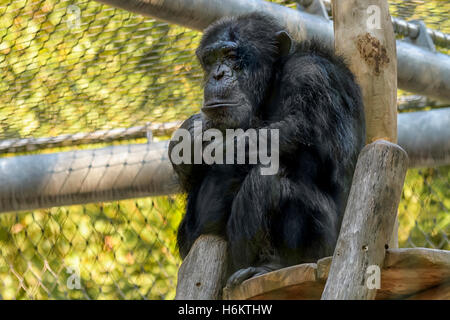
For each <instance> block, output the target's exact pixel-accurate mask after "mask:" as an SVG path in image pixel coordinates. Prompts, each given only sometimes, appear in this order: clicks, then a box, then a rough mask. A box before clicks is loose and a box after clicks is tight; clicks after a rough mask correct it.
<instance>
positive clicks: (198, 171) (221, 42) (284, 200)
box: [169, 13, 365, 286]
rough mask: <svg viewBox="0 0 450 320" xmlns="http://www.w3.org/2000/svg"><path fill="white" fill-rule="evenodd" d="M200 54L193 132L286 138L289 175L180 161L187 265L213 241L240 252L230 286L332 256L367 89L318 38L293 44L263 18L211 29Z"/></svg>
mask: <svg viewBox="0 0 450 320" xmlns="http://www.w3.org/2000/svg"><path fill="white" fill-rule="evenodd" d="M196 53H197V57H198V59H199V61H200V64H201V66H202V68H203V70H204V74H205V78H204V82H205V83H204V104H203V107H202V110H201V111H202V112H201V113H200V114H195V115H193V116H191V117H190V118H189V119H187V120H186V121H185V122H184V123H183V124H182V126H181V127H182V128H184V129H187V130H189V132H190V134H191V135H193V134H194V130H193V127H194V121H199V122H201V124H202V127H203V130H206V129H209V128H216V129H218V130H220V131H221V132H224V131H225V130H226V129H236V128H241V129H244V130H245V129H249V128H255V129H261V128H265V129H278V130H279V131H278V132H279V147H278V148H279V150H278V152H279V153H278V154H279V170H278V172H277V173H276V174H273V175H262V174H261V173H260V170H259V169H260V166H261V165H260V164H217V163H213V164H209V165H207V164H205V163H202V164H189V163H181V164H174V163H173V162H174V161H173V159H172V156H171V152H172V150H173V148H174V146H175V145H176V143H177V142H176V141H175V140H174V139H172V141H171V143H170V145H169V157H170V159H171V161H172V163H173V166H174V169H175V171H176V173H177V175H178V177H179V179H180V183H181V185H182V187H183V188H184V190H185V191H186V192H187V205H186V206H187V209H186V214H185V216H184V218H183V220H182V222H181V224H180V227H179V230H178V247H179V250H180V254H181V256H182V258H184V257H185V256H186V255H187V254H188V252H189V249H190V248H191V246H192V244H193V243H194V241H195V240H196V239H197V238H198V237H199V236H200V235H202V234H216V235H220V236H222V237H224V238H225V239H226V240H227V243H228V246H229V255H230V263H231V272H230V274H231V276H230V278H229V279H228V285H229V286H233V285H236V284H239V283H240V282H242V281H243V280H245V279H248V278H250V277H253V276H256V275H261V274H264V273H266V272H269V271H272V270H276V269H279V268H282V267H286V266H290V265H294V264H299V263H304V262H315V261H317V260H318V259H319V258H322V257H325V256H329V255H332V254H333V250H334V247H335V244H336V240H337V235H338V232H339V228H340V224H341V220H342V216H343V212H344V209H345V205H346V201H347V197H348V194H349V191H350V186H351V181H352V177H353V171H354V167H355V164H356V160H357V156H358V153H359V151H360V150H361V149H362V147H363V145H364V140H365V126H364V111H363V103H362V97H361V92H360V88H359V86H358V85H357V83H356V82H355V79H354V76H353V74H352V73H351V72H350V70H349V69H348V67H347V66H346V64H345V63H344V61H343V59H342V58H340V57H338V56H336V55H335V54H334V53H333V51H332V50H331V49H330V48H327V47H325V46H323V45H322V44H321V43H320V42H319V41H317V40H311V41H305V42H301V43H296V42H294V41H293V40H292V39H291V37H290V35H289V34H288V33H287V32H286V31H285V30H284V29H283V28H282V27H281V26H280V25H279V24H278V23H277V22H276V21H275V19H273V18H272V17H270V16H268V15H265V14H260V13H253V14H248V15H243V16H239V17H231V18H224V19H221V20H219V21H217V22H215V23H213V24H212V25H211V26H209V27H208V28H207V29H206V30H205V32H204V34H203V37H202V39H201V43H200V46H199V48H198V50H197V52H196Z"/></svg>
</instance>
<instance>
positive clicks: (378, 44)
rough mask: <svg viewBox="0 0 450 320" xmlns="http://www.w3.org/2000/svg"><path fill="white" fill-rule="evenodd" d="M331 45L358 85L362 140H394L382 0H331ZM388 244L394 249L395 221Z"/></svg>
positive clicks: (388, 32)
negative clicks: (363, 126)
mask: <svg viewBox="0 0 450 320" xmlns="http://www.w3.org/2000/svg"><path fill="white" fill-rule="evenodd" d="M333 19H334V39H335V41H334V46H335V49H336V52H337V53H338V54H341V55H343V56H344V57H346V59H347V61H348V62H349V64H350V69H351V70H352V72H353V73H354V74H355V76H356V79H357V81H358V83H359V85H360V86H361V88H362V93H363V100H364V107H365V108H364V112H365V118H366V143H372V142H374V141H376V140H378V139H383V140H387V141H390V142H393V143H397V108H396V103H397V52H396V42H395V34H394V27H393V26H392V22H391V16H390V15H389V5H388V2H387V1H386V0H345V1H333ZM395 225H396V226H397V228H394V230H393V233H394V234H393V236H392V238H391V242H390V243H389V246H390V247H391V248H398V221H397V220H396V222H395Z"/></svg>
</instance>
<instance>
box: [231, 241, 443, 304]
mask: <svg viewBox="0 0 450 320" xmlns="http://www.w3.org/2000/svg"><path fill="white" fill-rule="evenodd" d="M331 258H332V257H326V258H323V259H320V260H319V261H317V264H316V263H306V264H299V265H295V266H291V267H288V268H284V269H280V270H276V271H273V272H270V273H267V274H265V275H262V276H259V277H255V278H251V279H249V280H246V281H244V282H243V283H242V284H241V285H239V286H237V287H236V288H233V289H228V290H226V289H225V290H224V298H225V299H228V300H235V299H240V300H241V299H245V300H255V299H259V300H273V299H283V300H293V299H294V300H299V299H300V300H316V299H320V297H321V295H322V292H323V289H324V286H325V282H326V280H327V278H328V274H329V270H330V266H331V261H332V260H331ZM314 271H315V273H314ZM449 283H450V251H446V250H436V249H427V248H402V249H388V250H387V252H386V258H385V261H384V265H383V266H382V268H381V288H380V289H379V290H377V294H376V299H377V300H385V299H395V300H398V299H448V296H449V295H450V287H449V285H448V284H449Z"/></svg>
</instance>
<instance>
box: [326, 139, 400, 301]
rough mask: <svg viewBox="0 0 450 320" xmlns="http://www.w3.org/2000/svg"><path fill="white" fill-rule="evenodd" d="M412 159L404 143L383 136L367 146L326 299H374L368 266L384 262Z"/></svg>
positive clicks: (334, 262)
mask: <svg viewBox="0 0 450 320" xmlns="http://www.w3.org/2000/svg"><path fill="white" fill-rule="evenodd" d="M407 160H408V157H407V155H406V152H405V151H404V150H403V149H402V148H400V147H399V146H397V145H395V144H393V143H390V142H387V141H383V140H379V141H376V142H373V143H371V144H369V145H367V146H366V147H365V148H364V149H363V150H362V152H361V154H360V156H359V158H358V163H357V165H356V170H355V175H354V176H353V184H352V188H351V190H350V195H349V198H348V202H347V208H346V210H345V214H344V220H343V221H342V226H341V232H340V234H339V239H338V243H337V245H336V249H335V251H334V255H333V261H332V263H331V267H330V272H329V276H328V280H327V283H326V285H325V289H324V292H323V295H322V299H374V298H375V295H376V290H374V289H373V288H370V287H369V286H368V285H367V283H366V282H367V279H368V277H369V276H371V273H367V271H368V267H370V266H378V267H379V268H382V266H383V261H384V256H385V251H386V249H387V247H388V243H389V240H390V237H391V236H392V229H393V226H394V222H395V217H396V212H397V207H398V203H399V202H400V195H401V191H402V188H403V182H404V178H405V174H406V169H407V162H408V161H407ZM369 271H370V269H369Z"/></svg>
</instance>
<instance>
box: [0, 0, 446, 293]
mask: <svg viewBox="0 0 450 320" xmlns="http://www.w3.org/2000/svg"><path fill="white" fill-rule="evenodd" d="M277 2H279V3H282V4H284V5H287V6H289V7H292V8H295V7H296V3H295V2H294V1H277ZM390 4H391V13H392V14H393V16H396V17H399V18H402V19H405V20H411V19H422V20H424V21H425V23H426V24H427V27H428V28H431V29H435V30H440V31H441V32H443V33H450V21H449V19H448V12H449V9H450V2H448V1H439V0H434V1H397V0H396V1H390ZM200 36H201V34H200V33H199V32H196V31H192V30H189V29H186V28H183V27H180V26H177V25H171V24H167V23H164V22H160V21H156V20H154V19H150V18H145V17H142V16H139V15H136V14H132V13H129V12H126V11H123V10H119V9H114V8H111V7H108V6H106V5H102V4H99V3H97V2H94V1H64V0H60V1H58V0H51V1H44V0H35V1H33V0H22V1H14V2H9V1H0V79H1V81H0V153H1V156H2V157H12V156H17V155H19V154H23V153H24V152H25V153H27V154H32V153H50V152H55V151H64V150H67V149H69V148H70V149H73V148H75V145H77V147H76V148H78V149H89V148H93V147H95V148H98V147H100V146H105V145H111V144H119V143H127V144H128V143H141V142H145V140H146V133H147V128H148V126H149V125H150V126H153V127H152V128H159V127H160V126H161V125H162V126H164V125H167V123H172V122H175V121H179V120H183V119H185V118H187V117H188V116H189V115H191V114H193V113H195V112H197V111H198V110H199V108H200V104H201V96H202V95H201V78H202V75H201V71H200V68H199V65H198V63H197V61H196V59H195V54H194V51H195V48H196V46H197V44H198V41H199V39H200ZM438 49H439V50H440V51H441V52H444V53H448V49H447V48H443V47H441V48H438ZM400 93H401V92H400ZM401 94H403V93H401ZM406 94H407V93H406ZM430 105H431V104H427V103H425V104H421V108H428V109H429V108H430ZM403 109H405V110H409V109H408V108H407V107H406V108H402V110H403ZM412 109H417V107H415V106H414V107H412ZM149 123H150V124H149ZM155 126H156V127H155ZM169 127H170V128H173V126H169ZM127 128H135V129H127ZM136 128H137V129H136ZM170 128H169V130H160V131H155V130H154V131H153V132H154V134H157V135H158V137H157V138H156V139H167V137H168V135H169V134H170ZM99 130H101V131H99ZM110 130H116V131H110ZM117 130H119V131H117ZM121 130H122V131H121ZM133 130H134V131H133ZM111 132H113V133H111ZM114 132H115V133H114ZM118 132H119V133H118ZM124 132H125V133H124ZM61 135H62V136H61ZM55 136H58V137H57V138H49V137H55ZM86 137H88V138H86ZM23 139H28V140H23ZM39 139H41V140H39ZM119 141H120V142H119ZM2 146H3V147H2ZM5 146H6V147H5ZM124 161H125V162H124V163H125V164H128V163H127V162H126V160H124ZM110 165H113V164H112V163H110V162H107V166H110ZM116 165H117V164H116ZM120 165H123V163H121V164H120ZM128 165H129V164H128ZM82 169H86V168H72V167H71V168H70V170H71V171H72V170H82ZM91 169H92V164H88V168H87V171H86V174H85V175H84V176H83V177H84V179H86V180H88V178H89V177H90V174H89V172H92V171H89V170H91ZM449 178H450V167H440V168H434V169H421V170H418V169H412V170H409V172H408V175H407V180H406V184H405V188H404V191H403V198H402V202H401V204H400V208H399V211H400V230H399V243H400V246H403V247H414V246H420V247H430V248H439V249H447V250H448V249H450V242H449V240H448V236H449V234H450V215H449V208H450V188H449V184H450V183H449V181H450V179H449ZM99 181H100V182H101V181H103V180H102V177H101V178H99ZM87 183H88V182H86V184H87ZM64 187H65V185H61V186H60V188H64ZM183 210H184V198H183V196H182V195H176V196H165V197H151V198H142V199H137V200H136V199H134V200H121V201H114V202H108V203H106V202H105V203H91V204H87V205H74V206H67V207H54V208H51V209H42V210H34V211H25V212H20V213H6V214H0V298H3V299H15V298H17V299H21V298H26V299H28V298H36V299H47V298H50V299H78V298H79V299H107V298H112V299H116V298H119V299H141V298H142V299H171V298H173V297H174V295H175V284H176V273H177V269H178V266H179V264H180V258H179V255H178V253H177V250H176V248H175V238H176V229H177V226H178V223H179V221H180V219H181V216H182V214H183Z"/></svg>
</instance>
